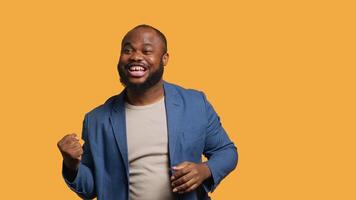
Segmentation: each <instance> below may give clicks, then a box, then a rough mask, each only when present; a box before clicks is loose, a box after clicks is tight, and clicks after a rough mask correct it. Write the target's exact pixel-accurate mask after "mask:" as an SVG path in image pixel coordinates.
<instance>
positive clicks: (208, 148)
mask: <svg viewBox="0 0 356 200" xmlns="http://www.w3.org/2000/svg"><path fill="white" fill-rule="evenodd" d="M203 98H204V101H205V112H206V116H207V119H206V120H207V127H206V133H207V135H206V140H205V148H204V152H203V153H204V156H205V157H207V159H208V161H207V162H206V164H207V166H208V167H209V169H210V171H211V177H210V178H208V179H207V180H205V181H204V182H203V185H204V188H205V190H206V191H207V192H208V191H214V190H215V188H216V187H217V185H218V184H219V183H220V181H221V180H222V179H223V178H224V177H226V176H227V175H228V174H229V173H230V172H231V171H232V170H233V169H235V167H236V165H237V160H238V154H237V150H236V147H235V145H234V143H232V141H231V140H230V139H229V137H228V135H227V134H226V132H225V130H224V128H223V127H222V125H221V122H220V118H219V116H218V115H217V113H216V112H215V110H214V108H213V107H212V105H211V104H210V103H209V102H208V101H207V99H206V97H205V95H204V94H203Z"/></svg>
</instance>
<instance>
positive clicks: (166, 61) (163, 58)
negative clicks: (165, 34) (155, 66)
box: [162, 53, 169, 66]
mask: <svg viewBox="0 0 356 200" xmlns="http://www.w3.org/2000/svg"><path fill="white" fill-rule="evenodd" d="M168 59H169V54H168V53H165V54H163V56H162V63H163V66H166V65H167V63H168Z"/></svg>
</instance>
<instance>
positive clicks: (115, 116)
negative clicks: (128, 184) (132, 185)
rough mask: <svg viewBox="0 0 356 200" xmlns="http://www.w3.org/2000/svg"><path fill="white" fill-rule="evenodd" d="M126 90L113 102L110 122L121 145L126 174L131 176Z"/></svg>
mask: <svg viewBox="0 0 356 200" xmlns="http://www.w3.org/2000/svg"><path fill="white" fill-rule="evenodd" d="M124 95H125V90H123V91H122V92H121V93H120V94H119V95H118V96H117V98H116V99H115V100H114V102H113V109H112V111H111V116H110V122H111V124H112V126H113V131H114V136H115V140H116V143H117V145H118V147H119V151H120V154H121V157H122V159H123V161H124V164H125V168H126V175H127V177H128V176H129V170H128V169H129V164H128V154H127V138H126V119H125V100H124Z"/></svg>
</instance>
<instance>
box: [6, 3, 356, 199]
mask: <svg viewBox="0 0 356 200" xmlns="http://www.w3.org/2000/svg"><path fill="white" fill-rule="evenodd" d="M353 2H354V1H341V0H340V1H276V0H271V1H258V0H252V1H227V0H220V1H198V0H197V1H163V0H162V1H83V0H78V1H68V0H62V1H44V0H43V1H40V0H33V1H8V2H4V1H2V2H1V4H0V21H1V32H0V34H1V37H0V44H1V45H0V48H1V49H0V50H1V59H0V66H1V71H0V76H1V77H0V87H1V98H0V100H1V104H0V109H1V115H0V116H1V136H2V138H1V140H0V153H1V155H0V157H1V160H2V161H1V165H0V168H1V169H0V173H1V183H0V184H1V191H2V192H1V199H58V200H60V199H61V200H62V199H79V198H78V197H76V195H75V194H74V193H73V192H72V191H71V190H69V189H68V188H67V186H66V185H65V183H64V181H63V180H62V177H61V173H60V172H61V171H60V170H61V155H60V153H59V151H58V149H57V146H56V143H57V141H58V140H59V139H60V138H62V137H63V136H64V135H65V134H67V133H71V132H76V133H78V134H80V133H81V125H82V120H83V117H84V114H85V113H86V112H88V111H90V110H91V109H92V108H94V107H95V106H97V105H99V104H101V103H103V102H104V101H105V100H106V99H107V98H108V97H110V96H112V95H114V94H117V93H118V92H120V91H121V89H122V86H121V85H120V83H119V81H118V74H117V72H116V63H117V60H118V56H119V51H120V46H119V44H120V41H121V38H122V36H123V35H124V34H125V33H126V31H128V30H129V29H130V28H132V27H133V26H135V25H138V24H141V23H147V24H151V25H153V26H156V27H157V28H158V29H160V30H161V31H162V32H163V33H165V34H166V36H167V38H168V43H169V52H170V61H169V63H168V66H167V67H166V71H165V79H166V80H167V81H169V82H173V83H177V84H180V85H182V86H184V87H188V88H195V89H199V90H203V91H204V92H205V93H206V94H207V96H208V98H209V100H210V101H211V102H212V104H213V105H214V107H215V109H216V110H217V112H218V113H219V115H220V116H221V119H222V123H223V125H224V127H225V129H226V130H227V132H228V133H229V135H230V137H231V138H232V140H233V141H234V142H235V143H236V145H237V146H238V149H239V153H240V162H239V166H238V168H237V170H235V171H234V172H233V173H232V174H231V175H230V176H229V177H228V178H226V179H225V180H224V181H223V182H222V183H221V185H220V186H219V187H218V188H217V190H216V191H215V192H214V193H213V194H212V197H213V199H216V200H225V199H243V200H245V199H246V200H247V199H271V200H272V199H273V200H277V199H281V200H285V199H288V200H291V199H298V200H300V199H343V200H344V199H356V193H355V184H356V183H355V180H356V173H355V169H356V166H355V163H356V162H355V153H356V148H355V146H356V145H355V141H356V137H355V133H356V126H355V119H356V114H355V113H356V107H355V100H356V99H355V86H356V81H355V75H356V74H355V67H356V62H355V55H356V54H355V53H356V49H355V46H356V43H355V35H356V33H355V19H356V15H355V8H356V7H355V4H354V3H353Z"/></svg>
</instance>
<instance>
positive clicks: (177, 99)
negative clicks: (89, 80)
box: [57, 25, 237, 200]
mask: <svg viewBox="0 0 356 200" xmlns="http://www.w3.org/2000/svg"><path fill="white" fill-rule="evenodd" d="M168 58H169V55H168V53H167V41H166V38H165V36H164V35H163V34H162V33H161V32H160V31H159V30H157V29H155V28H153V27H151V26H149V25H139V26H137V27H135V28H133V29H132V30H131V31H129V32H128V33H127V34H126V35H125V37H124V38H123V40H122V43H121V55H120V60H119V64H118V71H119V74H120V81H121V83H122V84H123V85H124V86H125V89H124V90H123V91H122V92H121V93H120V94H119V95H116V96H113V97H111V98H109V99H108V100H107V101H106V102H105V103H104V104H103V105H101V106H99V107H97V108H95V109H94V110H92V111H91V112H89V113H87V114H86V116H85V119H84V122H83V132H82V139H83V140H84V141H85V143H84V144H83V147H82V146H81V145H80V143H79V139H78V138H77V136H76V135H75V134H69V135H66V136H64V137H63V138H62V139H61V140H60V141H59V142H58V144H57V146H58V148H59V149H60V152H61V153H62V156H63V168H62V175H63V177H64V180H65V182H66V183H67V184H68V186H69V187H70V188H71V189H72V190H73V191H74V192H76V193H77V194H78V195H79V196H80V197H82V198H84V199H92V198H95V197H97V199H98V200H114V199H116V200H127V199H130V200H144V199H147V200H170V199H182V200H195V199H210V198H209V196H208V195H207V193H208V192H210V191H213V190H214V189H215V188H216V186H217V185H218V184H219V182H220V181H221V180H222V179H223V178H224V177H225V176H226V175H227V174H228V173H230V172H231V171H232V170H233V169H234V168H235V167H236V164H237V151H236V147H235V146H234V144H233V143H232V142H231V141H230V139H229V138H228V136H227V134H226V132H225V131H224V129H223V128H222V126H221V123H220V119H219V117H218V115H217V114H216V113H215V111H214V109H213V107H212V106H211V104H210V103H209V102H208V101H207V100H206V97H205V95H204V94H203V93H202V92H199V91H196V90H188V89H184V88H181V87H179V86H177V85H173V84H170V83H168V82H165V81H163V79H162V76H163V71H164V66H166V64H167V62H168ZM202 155H204V156H206V157H207V159H208V161H207V162H202V160H201V156H202Z"/></svg>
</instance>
